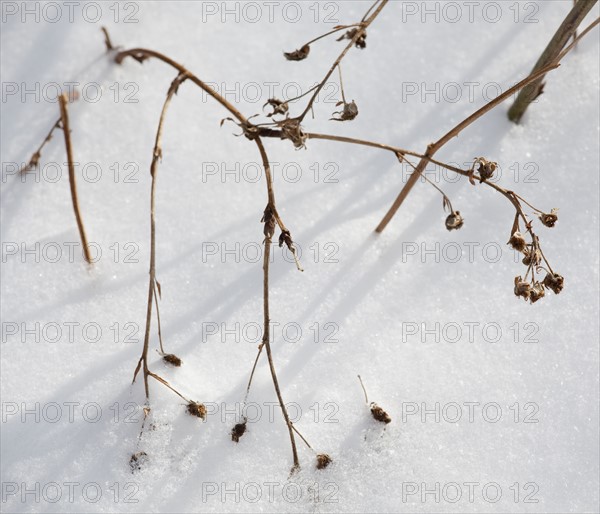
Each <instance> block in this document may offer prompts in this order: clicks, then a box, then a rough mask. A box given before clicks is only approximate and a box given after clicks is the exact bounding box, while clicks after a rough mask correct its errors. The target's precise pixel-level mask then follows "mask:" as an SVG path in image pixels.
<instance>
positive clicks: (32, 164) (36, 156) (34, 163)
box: [19, 117, 61, 173]
mask: <svg viewBox="0 0 600 514" xmlns="http://www.w3.org/2000/svg"><path fill="white" fill-rule="evenodd" d="M60 120H61V118H60V117H59V118H58V119H57V120H56V121H55V122H54V125H52V128H51V129H50V130H49V131H48V134H46V137H45V138H44V140H43V141H42V144H41V145H40V146H39V147H38V149H37V150H36V151H35V152H33V154H32V155H31V157H30V159H29V162H28V163H27V164H25V165H24V166H23V167H22V168H21V169H20V170H19V173H26V172H28V171H29V170H33V169H35V168H37V167H38V165H39V162H40V157H41V156H42V149H43V148H44V146H46V144H47V143H48V141H50V140H51V139H52V134H53V133H54V131H55V130H56V129H57V128H60Z"/></svg>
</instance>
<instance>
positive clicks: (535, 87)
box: [508, 0, 598, 123]
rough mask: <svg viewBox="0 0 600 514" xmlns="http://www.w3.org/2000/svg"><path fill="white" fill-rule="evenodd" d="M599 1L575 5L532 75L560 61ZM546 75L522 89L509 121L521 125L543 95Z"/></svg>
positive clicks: (582, 2) (588, 1) (509, 111)
mask: <svg viewBox="0 0 600 514" xmlns="http://www.w3.org/2000/svg"><path fill="white" fill-rule="evenodd" d="M597 1H598V0H581V1H580V2H576V3H575V4H573V7H572V9H571V10H570V11H569V14H567V16H566V17H565V19H564V20H563V22H562V23H561V24H560V27H558V29H557V31H556V33H555V34H554V36H552V39H551V40H550V42H549V43H548V46H546V48H545V49H544V51H543V52H542V55H541V56H540V57H539V59H538V60H537V62H536V63H535V66H534V67H533V70H531V74H533V73H535V72H536V71H538V70H541V69H544V68H546V67H547V66H548V65H549V64H552V63H555V62H558V61H559V60H560V59H559V55H560V54H561V50H562V49H563V48H564V47H565V45H566V44H567V43H568V41H569V39H571V38H572V37H573V36H574V34H575V31H576V30H577V27H579V25H580V23H581V22H582V21H583V19H584V18H585V17H586V15H587V14H588V13H589V12H590V10H591V9H592V7H594V5H595V4H596V2H597ZM544 75H545V74H542V75H540V76H539V77H538V78H537V79H536V80H535V81H533V82H531V84H529V85H528V87H527V88H524V89H522V90H521V92H520V93H519V94H518V96H517V98H516V100H515V102H514V103H513V104H512V106H511V107H510V109H509V110H508V119H509V120H510V121H513V122H515V123H519V121H520V120H521V118H522V117H523V115H524V114H525V111H526V110H527V107H529V104H531V102H533V101H534V100H535V99H536V98H537V97H538V96H539V95H541V94H542V90H543V87H544V84H543V80H544Z"/></svg>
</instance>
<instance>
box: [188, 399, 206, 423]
mask: <svg viewBox="0 0 600 514" xmlns="http://www.w3.org/2000/svg"><path fill="white" fill-rule="evenodd" d="M187 412H188V414H189V415H190V416H196V417H197V418H200V419H202V420H206V407H205V406H204V404H203V403H197V402H190V403H188V405H187Z"/></svg>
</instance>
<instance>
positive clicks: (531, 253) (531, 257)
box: [523, 248, 542, 266]
mask: <svg viewBox="0 0 600 514" xmlns="http://www.w3.org/2000/svg"><path fill="white" fill-rule="evenodd" d="M523 253H524V254H525V257H523V264H525V266H529V265H531V264H533V265H534V266H539V265H540V263H541V262H542V252H540V251H539V250H538V249H537V248H536V249H535V250H533V249H526V250H524V251H523Z"/></svg>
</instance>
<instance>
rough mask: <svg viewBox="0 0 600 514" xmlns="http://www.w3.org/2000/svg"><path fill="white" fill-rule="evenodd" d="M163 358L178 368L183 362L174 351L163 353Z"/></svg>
mask: <svg viewBox="0 0 600 514" xmlns="http://www.w3.org/2000/svg"><path fill="white" fill-rule="evenodd" d="M163 360H164V361H165V362H166V363H168V364H171V365H172V366H175V367H176V368H178V367H179V366H181V364H182V362H181V359H180V358H179V357H177V355H174V354H172V353H168V354H167V355H163Z"/></svg>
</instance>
